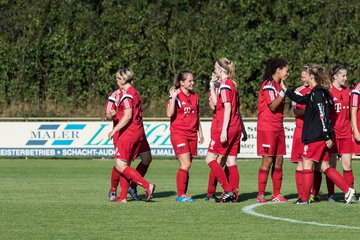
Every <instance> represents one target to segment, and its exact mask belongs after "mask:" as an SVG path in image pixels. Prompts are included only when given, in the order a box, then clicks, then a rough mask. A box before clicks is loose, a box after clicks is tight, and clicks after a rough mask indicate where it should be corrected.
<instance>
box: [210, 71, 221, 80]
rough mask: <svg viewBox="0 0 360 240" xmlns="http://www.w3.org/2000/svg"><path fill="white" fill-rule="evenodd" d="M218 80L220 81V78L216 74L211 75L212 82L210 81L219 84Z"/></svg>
mask: <svg viewBox="0 0 360 240" xmlns="http://www.w3.org/2000/svg"><path fill="white" fill-rule="evenodd" d="M218 80H219V78H218V77H216V74H215V73H212V74H211V80H210V82H217V81H218Z"/></svg>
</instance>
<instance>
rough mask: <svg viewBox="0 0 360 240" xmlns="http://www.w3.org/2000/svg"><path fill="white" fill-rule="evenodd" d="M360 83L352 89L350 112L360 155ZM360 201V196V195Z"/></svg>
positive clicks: (357, 151)
mask: <svg viewBox="0 0 360 240" xmlns="http://www.w3.org/2000/svg"><path fill="white" fill-rule="evenodd" d="M359 73H360V68H359ZM359 97H360V83H357V84H356V85H355V86H354V88H353V89H352V90H351V95H350V113H351V127H352V137H353V153H354V154H355V155H360V132H359V130H360V111H359V109H360V102H359ZM359 201H360V197H359Z"/></svg>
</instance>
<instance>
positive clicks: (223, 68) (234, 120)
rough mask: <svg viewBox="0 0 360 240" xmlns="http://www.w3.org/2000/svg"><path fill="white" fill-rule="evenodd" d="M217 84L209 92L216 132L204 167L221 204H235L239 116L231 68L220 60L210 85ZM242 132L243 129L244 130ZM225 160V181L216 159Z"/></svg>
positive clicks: (225, 61) (236, 92)
mask: <svg viewBox="0 0 360 240" xmlns="http://www.w3.org/2000/svg"><path fill="white" fill-rule="evenodd" d="M215 81H220V86H219V91H218V94H217V93H216V92H215V89H214V88H211V89H210V90H211V99H212V100H213V101H214V105H215V106H216V119H215V127H216V129H215V130H214V132H212V136H211V141H210V144H209V147H208V153H207V156H206V163H207V164H208V166H209V167H210V168H211V171H212V173H213V174H214V176H215V177H216V178H217V180H218V182H219V183H220V185H221V186H222V187H223V189H224V193H223V194H222V196H221V199H220V200H221V201H222V202H224V201H229V200H236V199H237V195H238V188H239V181H240V177H239V171H238V167H237V163H236V156H237V154H238V153H239V151H240V138H241V132H242V123H241V118H240V116H239V107H240V101H239V94H238V91H237V90H236V86H237V85H236V82H235V65H234V63H233V62H232V61H231V60H229V59H227V58H221V59H219V60H217V61H216V62H215V77H213V78H212V82H215ZM244 130H245V129H244ZM219 156H220V157H223V156H226V157H227V158H226V166H227V168H228V170H229V180H227V178H226V174H225V172H224V170H223V169H222V167H221V166H220V164H219V163H218V162H217V159H218V158H219Z"/></svg>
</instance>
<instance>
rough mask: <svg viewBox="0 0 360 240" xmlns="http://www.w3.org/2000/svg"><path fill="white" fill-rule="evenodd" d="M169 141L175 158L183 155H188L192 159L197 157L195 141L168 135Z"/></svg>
mask: <svg viewBox="0 0 360 240" xmlns="http://www.w3.org/2000/svg"><path fill="white" fill-rule="evenodd" d="M170 141H171V144H172V146H173V149H174V152H175V157H178V156H180V155H181V154H184V153H190V155H191V156H192V157H196V156H197V140H195V139H187V138H186V137H182V136H173V135H170Z"/></svg>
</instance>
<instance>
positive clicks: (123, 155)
mask: <svg viewBox="0 0 360 240" xmlns="http://www.w3.org/2000/svg"><path fill="white" fill-rule="evenodd" d="M142 142H143V139H140V140H139V141H137V142H128V141H117V142H116V147H115V159H121V160H124V161H129V162H131V161H134V160H135V158H136V157H137V156H138V155H139V154H140V147H141V143H142Z"/></svg>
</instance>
